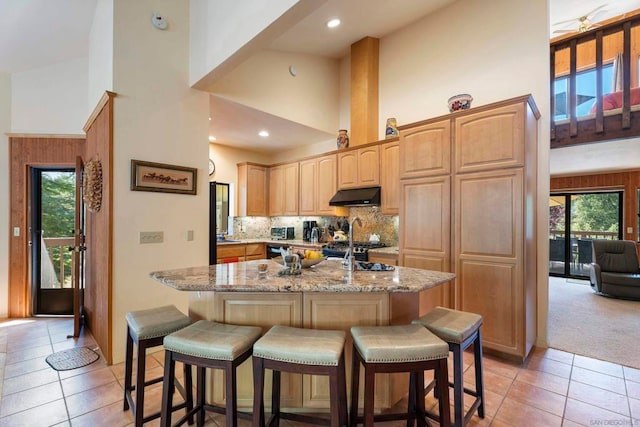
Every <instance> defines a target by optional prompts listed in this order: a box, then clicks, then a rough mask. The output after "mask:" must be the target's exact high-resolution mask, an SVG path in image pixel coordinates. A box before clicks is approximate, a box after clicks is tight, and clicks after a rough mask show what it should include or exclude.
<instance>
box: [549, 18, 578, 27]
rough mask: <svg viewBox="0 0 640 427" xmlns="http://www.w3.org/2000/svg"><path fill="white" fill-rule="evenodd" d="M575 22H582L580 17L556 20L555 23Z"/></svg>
mask: <svg viewBox="0 0 640 427" xmlns="http://www.w3.org/2000/svg"><path fill="white" fill-rule="evenodd" d="M573 22H580V18H572V19H566V20H564V21H558V22H555V23H554V24H553V25H554V26H556V25H562V24H569V23H573Z"/></svg>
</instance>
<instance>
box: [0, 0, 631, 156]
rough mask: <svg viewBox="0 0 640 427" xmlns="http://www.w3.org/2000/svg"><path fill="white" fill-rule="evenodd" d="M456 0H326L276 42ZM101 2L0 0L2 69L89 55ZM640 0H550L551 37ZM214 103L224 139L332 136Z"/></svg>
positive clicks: (397, 22) (398, 23) (284, 47)
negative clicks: (262, 133)
mask: <svg viewBox="0 0 640 427" xmlns="http://www.w3.org/2000/svg"><path fill="white" fill-rule="evenodd" d="M185 1H186V0H185ZM453 1H454V0H430V1H416V0H349V1H345V0H327V1H325V3H323V5H322V6H320V7H319V8H318V9H316V10H315V11H314V12H313V13H312V14H310V15H309V16H307V17H306V18H305V19H303V20H302V21H300V22H299V23H298V24H297V25H296V26H294V27H293V28H291V29H290V30H289V31H288V32H287V33H286V34H284V35H282V36H281V37H279V38H278V39H276V40H275V41H274V42H273V43H272V45H271V46H270V48H272V49H275V50H281V51H287V52H297V53H308V54H314V55H322V56H326V57H331V58H341V57H343V56H345V55H346V54H347V53H348V51H349V46H350V45H351V44H352V43H354V42H355V41H357V40H360V39H361V38H362V37H364V36H372V37H378V38H380V37H383V36H385V35H386V34H389V33H391V32H393V31H395V30H397V29H398V28H401V27H402V26H404V25H407V24H409V23H411V22H414V21H415V20H417V19H420V18H422V17H424V16H425V15H427V14H429V13H432V12H434V11H435V10H437V9H439V8H441V7H443V6H445V5H447V4H450V3H452V2H453ZM459 1H462V0H459ZM96 4H97V0H0V58H1V60H0V72H4V73H16V72H22V71H26V70H30V69H34V68H40V67H44V66H47V65H51V64H54V63H57V62H62V61H67V60H70V59H74V58H78V57H82V56H86V55H87V51H88V40H89V31H90V27H91V22H92V20H93V15H94V11H95V7H96ZM598 8H599V9H598ZM639 8H640V0H610V1H604V0H550V11H549V13H550V18H549V22H550V37H554V36H556V35H557V34H554V31H556V30H566V29H573V28H576V29H577V27H578V25H579V21H578V20H577V18H579V17H580V16H583V15H585V14H588V13H589V12H591V11H593V10H595V9H598V11H597V14H595V16H594V17H593V21H594V22H598V21H603V20H606V19H609V18H611V17H613V16H617V15H620V14H622V13H625V12H627V11H630V10H634V9H639ZM364 10H366V13H362V11H364ZM336 16H339V17H340V18H341V19H342V25H341V26H340V27H338V28H337V29H335V30H334V31H332V33H331V34H330V35H329V38H328V37H327V29H326V27H325V23H326V22H327V21H328V20H329V19H330V18H333V17H336ZM573 19H575V20H574V21H571V22H566V23H564V24H562V25H558V26H554V25H553V24H554V23H556V22H560V21H566V20H573ZM211 107H212V123H218V126H217V128H214V129H211V132H212V133H214V134H215V135H216V137H217V138H218V141H219V142H222V143H225V142H226V143H233V144H234V145H235V146H251V147H252V148H254V149H261V148H262V149H265V150H267V149H268V150H271V149H274V150H275V149H283V148H287V147H291V146H292V144H294V143H295V142H298V141H300V140H301V138H304V140H306V141H309V142H319V141H322V140H327V138H331V137H333V135H329V134H327V133H325V132H321V131H318V130H314V129H310V128H308V127H305V126H301V125H298V124H295V123H291V122H289V121H287V120H283V119H281V118H279V117H276V116H273V115H270V114H266V113H263V112H259V111H255V110H251V109H249V108H247V107H244V106H241V105H238V104H233V103H230V102H229V101H225V100H223V99H220V98H216V97H212V99H211ZM256 124H259V125H260V127H261V128H268V129H269V130H270V131H271V136H270V137H269V141H263V142H262V144H264V145H263V146H262V147H260V144H261V142H260V141H257V140H256V139H257V138H256V130H255V129H256V128H257V126H256ZM274 141H276V142H274Z"/></svg>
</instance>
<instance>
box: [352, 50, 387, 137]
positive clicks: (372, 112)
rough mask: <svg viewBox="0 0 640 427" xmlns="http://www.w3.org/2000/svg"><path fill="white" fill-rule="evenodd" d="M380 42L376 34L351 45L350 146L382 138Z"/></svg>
mask: <svg viewBox="0 0 640 427" xmlns="http://www.w3.org/2000/svg"><path fill="white" fill-rule="evenodd" d="M379 45H380V40H378V39H376V38H373V37H365V38H363V39H362V40H360V41H357V42H355V43H354V44H352V45H351V129H350V131H349V133H350V135H349V139H350V143H349V144H350V146H355V145H362V144H366V143H368V142H373V141H377V140H378V68H379V67H378V63H379Z"/></svg>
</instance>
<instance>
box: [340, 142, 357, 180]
mask: <svg viewBox="0 0 640 427" xmlns="http://www.w3.org/2000/svg"><path fill="white" fill-rule="evenodd" d="M357 186H358V151H357V150H353V151H349V152H346V153H338V187H339V188H353V187H357Z"/></svg>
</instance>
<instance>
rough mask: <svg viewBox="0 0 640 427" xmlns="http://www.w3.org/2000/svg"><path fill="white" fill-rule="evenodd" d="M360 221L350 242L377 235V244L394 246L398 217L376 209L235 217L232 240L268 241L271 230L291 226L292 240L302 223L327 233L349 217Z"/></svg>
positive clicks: (396, 240)
mask: <svg viewBox="0 0 640 427" xmlns="http://www.w3.org/2000/svg"><path fill="white" fill-rule="evenodd" d="M356 217H358V218H360V220H361V221H362V227H360V226H358V225H357V224H355V225H354V228H353V240H354V241H358V242H367V241H369V237H370V235H371V234H379V235H380V241H381V242H383V243H386V244H387V245H388V246H398V216H397V215H382V214H381V213H380V209H379V208H378V207H375V206H373V207H352V208H350V209H349V216H348V217H343V216H338V217H336V216H276V217H250V216H249V217H236V218H234V220H233V238H234V239H258V238H269V236H270V235H271V234H270V233H271V227H294V229H295V238H296V239H297V240H301V239H302V222H303V221H316V222H317V223H318V227H319V228H321V229H324V230H325V231H326V230H328V227H329V226H330V225H331V226H333V227H334V228H335V229H336V230H337V229H339V228H340V225H341V224H344V223H347V224H348V223H349V222H350V221H351V220H352V219H353V218H356ZM327 238H328V231H326V232H325V233H324V234H323V238H322V241H326V240H327Z"/></svg>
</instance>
